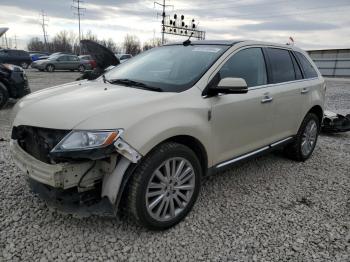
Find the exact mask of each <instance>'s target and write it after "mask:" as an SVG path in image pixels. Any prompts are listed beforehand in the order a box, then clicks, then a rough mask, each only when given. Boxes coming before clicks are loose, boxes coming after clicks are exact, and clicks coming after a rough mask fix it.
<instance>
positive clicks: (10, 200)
mask: <svg viewBox="0 0 350 262" xmlns="http://www.w3.org/2000/svg"><path fill="white" fill-rule="evenodd" d="M28 74H29V79H30V83H31V87H32V89H33V90H37V89H41V88H44V87H47V86H51V85H55V84H59V83H62V82H69V81H70V80H74V79H75V78H76V77H77V76H78V74H77V73H53V74H47V73H39V72H36V71H31V70H29V72H28ZM48 75H49V76H50V77H47V76H48ZM60 78H62V79H60ZM41 81H42V83H41ZM327 97H328V101H327V107H328V108H329V109H335V110H338V111H339V112H343V113H345V112H350V80H329V81H328V95H327ZM11 109H12V106H11V105H10V106H9V107H8V108H7V109H4V110H1V111H0V137H1V138H3V139H5V141H1V140H0V183H1V187H0V199H1V202H0V261H2V260H4V261H5V260H8V261H22V260H23V261H52V260H61V261H79V260H80V261H87V260H89V261H96V260H99V261H107V260H109V261H124V260H130V261H155V260H158V261H178V260H204V261H277V260H281V261H286V260H291V261H350V161H349V160H350V139H349V138H350V133H347V134H337V135H328V136H325V135H322V136H321V137H320V139H319V141H318V145H317V148H316V150H315V152H314V154H313V156H312V158H311V159H310V160H309V161H307V162H305V163H296V162H293V161H290V160H288V159H285V158H283V157H282V156H281V155H279V154H270V155H267V156H263V157H260V158H258V159H256V160H253V161H251V162H247V163H244V164H242V165H240V166H239V167H236V168H234V169H232V170H229V171H227V172H224V173H221V174H218V175H216V176H215V177H214V176H212V177H209V178H207V179H206V180H205V181H204V184H203V187H202V191H201V194H200V197H199V199H198V202H197V203H196V205H195V207H194V210H193V211H192V212H191V213H190V214H189V216H188V217H187V218H186V219H185V221H184V222H182V223H180V224H179V225H177V226H176V227H174V228H172V229H170V230H168V231H165V232H150V231H147V230H145V229H143V228H140V227H137V226H135V225H134V224H132V223H130V222H129V221H127V219H125V218H121V219H120V218H118V219H116V218H110V217H100V216H89V217H86V218H76V217H75V216H72V215H68V214H62V213H58V212H57V211H55V210H52V209H48V208H47V207H46V205H45V204H44V202H43V201H41V200H40V199H38V198H36V197H34V196H33V195H31V193H30V192H29V190H28V187H27V185H26V183H25V181H24V179H23V176H22V174H20V172H19V170H18V169H17V168H16V167H15V165H14V164H13V162H12V160H11V157H10V154H9V143H8V140H9V129H10V128H9V124H10V120H9V119H10V118H11Z"/></svg>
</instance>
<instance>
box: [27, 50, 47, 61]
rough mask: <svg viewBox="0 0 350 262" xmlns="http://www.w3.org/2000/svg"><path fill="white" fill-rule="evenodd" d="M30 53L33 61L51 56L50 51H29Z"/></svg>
mask: <svg viewBox="0 0 350 262" xmlns="http://www.w3.org/2000/svg"><path fill="white" fill-rule="evenodd" d="M29 55H30V57H31V59H32V61H33V62H34V61H36V60H41V59H46V58H48V57H49V56H50V53H48V52H31V51H29Z"/></svg>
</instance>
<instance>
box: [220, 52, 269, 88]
mask: <svg viewBox="0 0 350 262" xmlns="http://www.w3.org/2000/svg"><path fill="white" fill-rule="evenodd" d="M219 73H220V77H221V79H223V78H226V77H238V78H243V79H244V80H245V81H246V82H247V85H248V87H252V86H259V85H265V84H266V83H267V74H266V66H265V60H264V55H263V53H262V51H261V48H248V49H244V50H242V51H239V52H238V53H236V54H234V55H233V56H232V57H231V58H230V59H229V60H228V61H227V62H226V63H225V64H224V65H223V67H222V68H221V69H220V71H219Z"/></svg>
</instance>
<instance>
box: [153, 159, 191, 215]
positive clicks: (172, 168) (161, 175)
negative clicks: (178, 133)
mask: <svg viewBox="0 0 350 262" xmlns="http://www.w3.org/2000/svg"><path fill="white" fill-rule="evenodd" d="M195 179H196V178H195V172H194V168H193V166H192V165H191V163H190V162H189V161H187V160H186V159H185V158H182V157H174V158H170V159H168V160H166V161H164V162H163V163H162V164H161V165H160V166H159V167H158V168H157V169H156V170H155V171H154V172H153V174H152V176H151V179H150V180H149V183H148V186H147V189H146V207H147V211H148V213H149V215H150V216H151V217H152V218H153V219H155V220H158V221H169V220H171V219H173V218H175V217H176V216H178V215H179V214H180V213H181V212H182V211H183V210H184V209H185V208H186V207H187V205H188V203H189V202H190V200H191V198H192V195H193V192H194V189H195Z"/></svg>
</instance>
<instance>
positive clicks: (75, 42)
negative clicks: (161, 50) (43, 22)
mask: <svg viewBox="0 0 350 262" xmlns="http://www.w3.org/2000/svg"><path fill="white" fill-rule="evenodd" d="M82 39H87V40H93V41H95V42H97V43H99V44H101V45H103V46H105V47H107V48H108V49H110V50H111V51H112V52H114V53H126V54H131V55H133V56H135V55H137V54H138V53H140V52H141V51H145V50H148V49H151V48H153V47H156V46H160V45H161V39H160V38H155V39H152V40H149V41H147V42H144V43H143V44H141V41H140V39H139V38H138V37H137V36H135V35H129V34H128V35H126V36H125V38H124V41H123V42H122V44H121V45H119V44H117V43H116V42H114V41H113V39H112V38H109V39H102V40H99V39H98V37H97V35H95V34H93V33H92V32H91V31H88V32H87V33H86V34H83V35H82ZM27 49H28V50H30V51H39V52H50V53H54V52H70V53H75V54H84V50H80V46H79V37H78V36H77V34H75V33H74V32H73V31H65V30H64V31H61V32H59V33H57V34H56V35H55V36H54V37H53V38H52V40H51V41H49V42H47V43H46V44H45V43H44V42H43V41H42V40H40V39H39V37H33V38H31V39H30V40H29V42H28V43H27Z"/></svg>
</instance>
